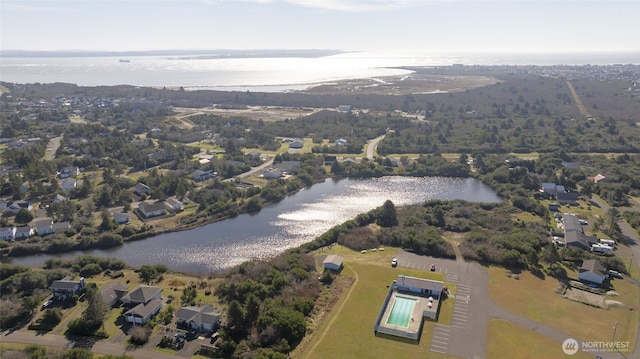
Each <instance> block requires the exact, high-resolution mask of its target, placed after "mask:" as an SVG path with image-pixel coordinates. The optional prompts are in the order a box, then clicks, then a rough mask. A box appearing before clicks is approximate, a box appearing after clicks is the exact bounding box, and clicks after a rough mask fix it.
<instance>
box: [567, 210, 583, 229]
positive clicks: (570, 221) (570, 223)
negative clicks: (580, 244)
mask: <svg viewBox="0 0 640 359" xmlns="http://www.w3.org/2000/svg"><path fill="white" fill-rule="evenodd" d="M562 224H563V225H564V231H565V233H566V232H571V231H578V232H582V231H583V230H582V225H581V224H580V219H578V217H576V216H575V215H573V214H571V213H565V214H563V215H562Z"/></svg>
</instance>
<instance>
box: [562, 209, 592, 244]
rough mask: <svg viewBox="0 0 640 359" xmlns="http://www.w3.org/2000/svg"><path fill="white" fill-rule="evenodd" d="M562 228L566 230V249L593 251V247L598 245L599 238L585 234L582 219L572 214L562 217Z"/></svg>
mask: <svg viewBox="0 0 640 359" xmlns="http://www.w3.org/2000/svg"><path fill="white" fill-rule="evenodd" d="M562 227H563V228H564V245H565V246H566V247H573V248H580V249H582V250H585V251H588V250H591V246H592V245H593V244H595V243H598V238H597V237H594V236H588V235H586V234H584V229H583V227H582V224H581V223H580V219H579V218H578V217H576V216H575V215H573V214H571V213H565V214H563V215H562Z"/></svg>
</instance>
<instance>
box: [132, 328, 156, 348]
mask: <svg viewBox="0 0 640 359" xmlns="http://www.w3.org/2000/svg"><path fill="white" fill-rule="evenodd" d="M150 334H151V331H150V330H149V329H148V328H147V327H141V326H137V325H134V326H133V328H131V330H129V335H130V336H131V337H130V338H129V342H130V343H131V344H134V345H144V344H145V343H147V342H148V341H149V335H150Z"/></svg>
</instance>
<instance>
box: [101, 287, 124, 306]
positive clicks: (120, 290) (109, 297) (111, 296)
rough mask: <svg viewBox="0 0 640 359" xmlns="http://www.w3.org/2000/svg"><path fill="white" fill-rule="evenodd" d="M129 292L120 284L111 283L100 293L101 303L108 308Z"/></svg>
mask: <svg viewBox="0 0 640 359" xmlns="http://www.w3.org/2000/svg"><path fill="white" fill-rule="evenodd" d="M128 292H129V289H128V288H127V286H126V285H124V284H123V283H121V282H111V283H109V284H107V286H106V287H104V288H103V289H102V290H101V291H100V296H101V297H102V301H104V302H105V304H107V306H109V307H113V306H114V305H116V304H117V303H118V302H119V301H120V299H121V298H122V297H124V296H125V295H126V294H127V293H128Z"/></svg>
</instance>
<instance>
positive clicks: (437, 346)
mask: <svg viewBox="0 0 640 359" xmlns="http://www.w3.org/2000/svg"><path fill="white" fill-rule="evenodd" d="M445 344H448V343H445ZM431 347H436V348H440V349H444V350H447V349H448V348H449V346H448V345H446V346H444V345H438V344H433V343H431Z"/></svg>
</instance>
